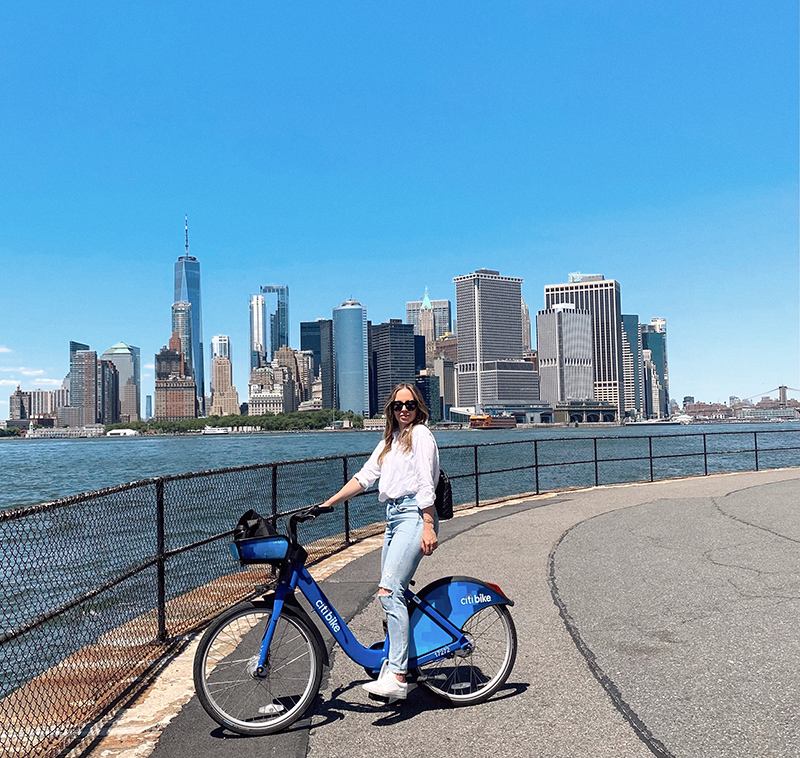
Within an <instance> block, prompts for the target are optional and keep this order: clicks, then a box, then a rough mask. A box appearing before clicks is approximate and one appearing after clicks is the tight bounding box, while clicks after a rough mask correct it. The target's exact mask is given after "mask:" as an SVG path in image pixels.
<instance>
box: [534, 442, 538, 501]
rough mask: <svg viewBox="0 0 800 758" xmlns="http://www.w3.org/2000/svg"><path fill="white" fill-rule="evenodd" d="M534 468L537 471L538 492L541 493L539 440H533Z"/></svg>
mask: <svg viewBox="0 0 800 758" xmlns="http://www.w3.org/2000/svg"><path fill="white" fill-rule="evenodd" d="M533 470H534V471H535V472H536V494H537V495H538V494H539V440H534V441H533Z"/></svg>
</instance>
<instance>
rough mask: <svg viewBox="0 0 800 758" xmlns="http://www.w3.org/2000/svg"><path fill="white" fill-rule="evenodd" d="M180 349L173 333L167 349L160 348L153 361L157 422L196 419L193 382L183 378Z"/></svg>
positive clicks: (194, 386)
mask: <svg viewBox="0 0 800 758" xmlns="http://www.w3.org/2000/svg"><path fill="white" fill-rule="evenodd" d="M180 347H181V340H180V337H179V336H178V335H177V334H175V333H174V332H173V334H172V337H171V338H170V340H169V346H168V347H167V346H164V347H163V348H162V349H161V352H160V353H157V354H156V357H155V368H156V399H155V406H156V407H155V418H157V419H168V420H174V419H181V418H194V417H195V416H197V387H196V385H195V382H194V379H192V377H190V376H186V374H185V362H184V357H183V354H182V353H181V351H180Z"/></svg>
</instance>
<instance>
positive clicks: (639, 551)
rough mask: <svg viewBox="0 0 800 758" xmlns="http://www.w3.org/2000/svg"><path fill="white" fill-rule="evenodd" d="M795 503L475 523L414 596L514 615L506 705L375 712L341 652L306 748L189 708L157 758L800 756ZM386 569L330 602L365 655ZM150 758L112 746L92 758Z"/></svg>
mask: <svg viewBox="0 0 800 758" xmlns="http://www.w3.org/2000/svg"><path fill="white" fill-rule="evenodd" d="M798 504H800V471H798V470H796V469H793V470H785V471H775V472H760V473H742V474H731V475H720V476H713V477H708V478H697V479H688V480H680V481H672V482H660V483H656V484H647V485H633V486H630V485H629V486H617V487H602V488H597V489H592V490H584V491H576V492H569V493H562V494H559V495H556V496H543V497H540V498H535V499H533V500H530V501H527V502H524V503H518V504H513V505H505V506H503V507H499V508H493V509H487V508H483V509H480V510H477V511H474V512H472V513H470V515H466V516H463V517H460V518H456V519H454V520H453V521H451V522H448V523H445V524H444V525H443V527H442V531H441V534H440V538H441V540H442V545H441V547H440V549H439V550H437V552H436V553H435V555H434V557H432V558H430V559H425V560H423V562H422V565H421V566H420V569H419V571H418V573H417V577H416V580H417V586H418V587H420V586H422V585H424V584H425V583H426V582H428V581H430V580H432V579H435V578H437V577H439V576H444V575H447V574H472V575H474V576H479V577H481V578H483V579H486V580H488V581H492V582H495V583H497V584H499V585H500V586H501V587H502V588H503V589H504V590H505V591H506V592H507V594H509V595H510V596H511V597H512V598H513V599H514V600H515V601H516V605H515V607H514V608H513V611H512V613H513V617H514V621H515V623H516V626H517V633H518V638H519V652H518V655H517V662H516V665H515V667H514V670H513V671H512V673H511V677H510V678H509V681H508V683H507V685H506V686H505V688H504V689H503V690H501V691H500V692H499V693H498V694H497V695H496V696H495V698H493V699H492V700H491V701H489V702H487V703H484V704H482V705H479V706H474V707H471V708H459V709H454V708H449V707H446V706H442V705H441V704H440V703H439V702H438V701H436V700H434V699H433V698H431V697H430V696H429V695H427V694H426V693H425V692H423V691H421V690H416V691H415V692H413V693H412V694H411V695H410V696H409V699H408V701H407V702H406V703H405V704H404V705H402V706H400V705H395V706H384V707H380V706H378V707H376V705H375V704H374V703H373V702H372V701H370V700H368V698H367V696H366V693H364V692H363V691H362V690H361V689H360V687H359V686H358V685H359V684H360V683H361V682H362V681H364V674H363V672H362V671H361V670H360V669H359V668H358V667H357V666H355V664H353V663H352V662H351V661H350V660H349V659H347V657H346V656H344V655H343V654H341V653H340V652H339V653H337V652H335V651H334V653H333V657H332V664H333V665H332V667H331V669H330V670H329V671H328V673H327V676H326V678H325V679H324V680H323V691H322V693H321V696H320V698H319V699H318V702H317V705H316V709H315V712H314V715H313V716H312V717H311V718H310V719H307V720H306V721H305V722H302V723H299V724H297V725H295V728H294V729H293V730H292V731H290V732H288V733H286V734H281V735H273V736H270V737H265V738H238V737H236V736H235V735H230V734H227V733H225V732H224V731H223V730H222V729H218V728H216V726H215V724H214V723H213V722H212V721H211V719H210V718H208V717H207V716H206V714H205V713H204V712H203V711H202V709H201V708H200V706H199V705H198V703H197V700H196V698H191V699H190V700H189V702H188V703H187V704H186V706H185V707H184V708H183V709H182V711H181V712H180V714H179V715H178V716H177V717H176V718H174V720H172V722H171V723H170V724H169V726H167V728H166V729H165V730H164V732H163V734H161V736H160V739H159V740H158V742H157V744H156V746H155V749H154V750H153V751H152V755H153V756H154V758H183V757H184V756H186V757H187V758H199V757H200V756H203V758H216V757H217V756H226V757H228V758H234V757H235V758H251V757H252V758H256V756H258V758H267V757H268V756H276V757H280V758H305V756H308V757H309V758H336V757H338V756H342V757H346V758H371V757H373V756H392V757H393V758H394V756H397V757H398V758H400V757H402V756H418V755H420V754H423V753H431V754H434V755H435V756H436V757H437V758H450V756H453V758H455V757H456V756H457V757H458V758H469V757H470V756H476V757H477V756H480V757H483V756H502V757H503V758H507V757H511V756H525V757H527V756H543V757H546V758H559V757H561V756H564V757H565V758H567V757H569V758H578V757H582V756H586V757H587V758H588V757H590V756H591V758H604V757H606V756H607V757H608V758H612V757H613V758H620V757H624V758H640V757H641V758H644V757H645V756H652V755H654V754H655V755H661V756H676V757H677V756H687V757H688V756H702V758H716V757H717V756H720V758H721V756H726V758H730V757H731V756H748V758H749V757H750V756H759V757H760V758H761V757H764V758H767V757H769V758H772V757H773V756H775V757H777V756H790V755H791V756H797V755H798V754H800V739H798V734H799V732H798V720H799V719H800V684H799V683H798V673H797V672H798V670H800V666H798V662H800V655H799V653H800V649H798V642H797V640H798V639H799V638H800V634H798V632H800V629H799V628H798V627H800V613H798V600H799V599H800V560H799V559H800V555H799V554H798V549H799V548H800V505H798ZM363 551H364V549H363V547H362V548H361V552H363ZM378 568H379V552H377V551H375V552H372V553H368V554H366V555H362V556H361V557H359V558H357V559H355V560H353V561H352V562H350V563H347V565H345V566H344V567H343V568H341V569H340V570H339V571H337V572H336V573H334V574H333V575H332V576H330V577H329V578H328V579H327V580H326V581H325V583H324V587H325V592H326V593H327V594H328V596H329V597H330V598H331V600H333V602H334V604H335V605H336V606H337V608H339V609H340V610H343V611H345V613H344V614H343V615H345V617H346V618H352V622H351V628H352V629H353V630H354V632H355V633H356V636H357V637H358V638H359V639H361V640H362V641H364V640H369V639H371V638H377V637H378V636H380V626H381V618H382V612H381V611H380V608H379V606H378V603H377V602H374V601H373V597H374V591H375V578H376V577H377V576H378V574H379V571H378ZM554 600H555V602H554ZM173 683H174V682H173ZM174 689H175V690H176V691H175V692H174V693H173V694H171V695H170V696H168V697H171V698H172V700H173V701H177V700H181V699H183V700H186V699H188V698H189V697H190V693H189V691H188V690H187V689H186V687H185V684H184V685H183V692H181V689H182V687H181V685H180V684H176V686H175V688H174ZM134 710H135V709H134ZM167 710H168V709H167ZM167 719H168V716H163V717H162V721H166V720H167ZM119 723H120V724H124V723H126V721H125V718H123V719H120V720H119ZM127 723H128V724H131V723H136V718H135V717H134V718H133V721H131V720H130V719H129V720H128V721H127ZM154 727H155V725H154ZM139 728H140V730H141V731H142V732H145V730H146V728H147V727H146V725H145V724H143V723H141V721H140V727H139ZM157 731H158V729H157V728H154V730H153V733H154V734H155V733H157ZM112 734H113V730H112ZM120 744H121V743H120ZM149 752H150V747H147V746H146V743H144V742H143V743H141V745H140V746H139V749H138V750H137V749H135V748H131V749H123V748H120V749H119V750H117V749H114V748H113V740H112V741H106V742H105V743H100V744H99V745H98V746H97V748H96V750H95V752H94V753H93V754H92V756H93V758H97V757H99V756H109V757H110V756H120V758H123V757H125V758H133V757H134V756H137V758H138V757H139V756H144V755H146V754H147V753H149Z"/></svg>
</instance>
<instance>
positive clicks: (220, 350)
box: [211, 334, 233, 361]
mask: <svg viewBox="0 0 800 758" xmlns="http://www.w3.org/2000/svg"><path fill="white" fill-rule="evenodd" d="M214 358H227V359H228V360H229V361H232V360H233V357H232V354H231V338H230V337H229V336H228V335H227V334H215V335H214V336H213V337H212V338H211V359H212V360H213V359H214Z"/></svg>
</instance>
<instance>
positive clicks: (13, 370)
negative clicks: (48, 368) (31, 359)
mask: <svg viewBox="0 0 800 758" xmlns="http://www.w3.org/2000/svg"><path fill="white" fill-rule="evenodd" d="M0 371H4V372H5V373H6V374H22V375H23V376H41V375H42V374H43V373H44V369H41V368H25V366H0Z"/></svg>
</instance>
